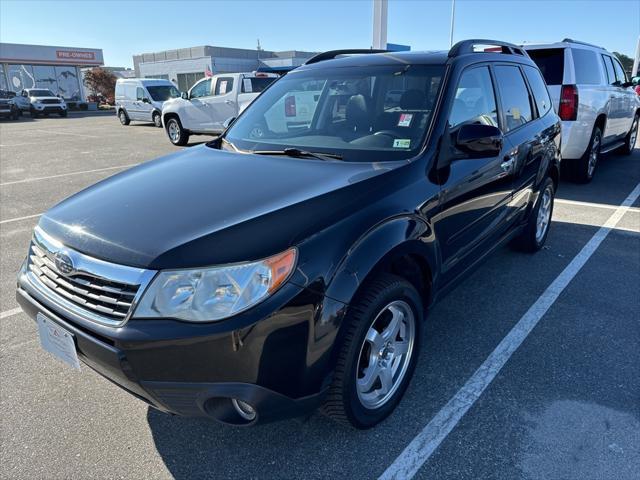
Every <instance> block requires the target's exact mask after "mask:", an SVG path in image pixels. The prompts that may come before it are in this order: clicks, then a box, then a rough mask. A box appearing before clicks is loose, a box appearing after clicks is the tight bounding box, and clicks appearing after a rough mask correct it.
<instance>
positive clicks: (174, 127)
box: [166, 117, 189, 147]
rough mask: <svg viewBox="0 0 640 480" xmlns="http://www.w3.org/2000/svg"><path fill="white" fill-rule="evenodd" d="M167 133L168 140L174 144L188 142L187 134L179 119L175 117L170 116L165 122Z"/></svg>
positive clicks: (179, 144)
mask: <svg viewBox="0 0 640 480" xmlns="http://www.w3.org/2000/svg"><path fill="white" fill-rule="evenodd" d="M166 125H167V135H168V136H169V140H170V141H171V143H173V144H174V145H177V146H179V147H183V146H185V145H186V144H187V142H189V134H188V133H187V131H186V130H185V129H184V128H183V127H182V124H181V123H180V120H179V119H178V118H176V117H171V118H170V119H169V120H168V121H167V122H166Z"/></svg>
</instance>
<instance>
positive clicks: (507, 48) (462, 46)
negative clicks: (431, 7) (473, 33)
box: [448, 38, 528, 58]
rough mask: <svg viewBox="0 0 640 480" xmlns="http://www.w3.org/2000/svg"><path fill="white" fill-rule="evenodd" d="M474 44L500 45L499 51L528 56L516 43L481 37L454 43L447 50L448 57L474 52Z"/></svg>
mask: <svg viewBox="0 0 640 480" xmlns="http://www.w3.org/2000/svg"><path fill="white" fill-rule="evenodd" d="M475 45H495V46H496V47H501V48H500V52H499V53H506V54H509V55H514V54H515V55H523V56H525V57H526V56H528V55H527V52H526V51H525V50H524V49H523V48H522V47H519V46H517V45H514V44H513V43H507V42H501V41H500V40H487V39H482V38H473V39H470V40H462V41H461V42H458V43H456V44H455V45H454V46H453V47H451V50H449V54H448V56H449V58H453V57H457V56H458V55H463V54H465V53H474V52H475V50H474V49H473V47H474V46H475ZM489 51H491V52H497V50H489Z"/></svg>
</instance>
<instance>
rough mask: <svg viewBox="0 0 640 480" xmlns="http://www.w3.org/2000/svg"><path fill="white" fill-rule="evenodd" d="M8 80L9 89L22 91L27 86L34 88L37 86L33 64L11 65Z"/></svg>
mask: <svg viewBox="0 0 640 480" xmlns="http://www.w3.org/2000/svg"><path fill="white" fill-rule="evenodd" d="M7 80H8V81H9V89H11V90H13V91H14V92H16V93H18V92H21V91H22V90H23V89H25V88H33V87H35V86H36V80H35V78H34V76H33V67H32V66H31V65H9V70H8V72H7Z"/></svg>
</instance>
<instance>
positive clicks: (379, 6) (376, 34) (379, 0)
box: [373, 0, 389, 50]
mask: <svg viewBox="0 0 640 480" xmlns="http://www.w3.org/2000/svg"><path fill="white" fill-rule="evenodd" d="M388 6H389V0H373V48H375V49H378V50H386V49H387V9H388Z"/></svg>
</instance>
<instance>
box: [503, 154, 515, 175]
mask: <svg viewBox="0 0 640 480" xmlns="http://www.w3.org/2000/svg"><path fill="white" fill-rule="evenodd" d="M514 161H515V156H514V155H507V156H506V157H504V159H503V161H502V163H501V164H500V168H502V170H504V171H505V172H508V171H509V170H511V167H512V166H513V162H514Z"/></svg>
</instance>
